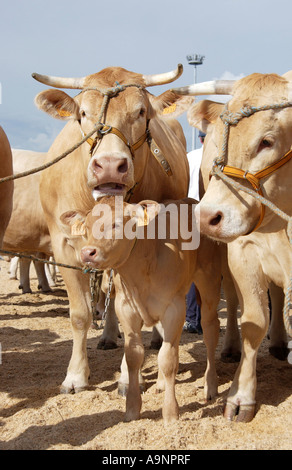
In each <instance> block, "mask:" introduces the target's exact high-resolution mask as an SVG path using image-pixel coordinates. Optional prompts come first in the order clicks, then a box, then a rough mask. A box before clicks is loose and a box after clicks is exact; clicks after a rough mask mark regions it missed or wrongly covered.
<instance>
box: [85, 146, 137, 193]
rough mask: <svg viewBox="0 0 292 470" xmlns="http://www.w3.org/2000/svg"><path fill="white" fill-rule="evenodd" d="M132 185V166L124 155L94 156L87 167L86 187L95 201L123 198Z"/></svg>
mask: <svg viewBox="0 0 292 470" xmlns="http://www.w3.org/2000/svg"><path fill="white" fill-rule="evenodd" d="M133 184H134V181H133V164H132V161H131V160H130V159H129V158H128V157H127V156H125V155H121V154H119V155H116V156H114V155H104V156H98V155H95V156H94V157H92V159H91V161H90V163H89V167H88V185H89V187H90V188H92V194H93V197H94V198H95V199H98V198H99V197H102V196H109V195H112V196H118V195H121V196H124V195H125V194H126V192H127V191H128V189H129V188H131V187H132V186H133Z"/></svg>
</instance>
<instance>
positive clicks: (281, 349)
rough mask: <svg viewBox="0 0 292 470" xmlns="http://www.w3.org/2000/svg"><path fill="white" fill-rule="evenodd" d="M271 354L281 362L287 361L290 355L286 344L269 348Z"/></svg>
mask: <svg viewBox="0 0 292 470" xmlns="http://www.w3.org/2000/svg"><path fill="white" fill-rule="evenodd" d="M269 353H270V354H271V355H272V356H273V357H275V358H276V359H279V360H280V361H286V359H287V357H288V354H289V349H288V348H287V346H286V344H285V345H283V346H271V347H270V348H269Z"/></svg>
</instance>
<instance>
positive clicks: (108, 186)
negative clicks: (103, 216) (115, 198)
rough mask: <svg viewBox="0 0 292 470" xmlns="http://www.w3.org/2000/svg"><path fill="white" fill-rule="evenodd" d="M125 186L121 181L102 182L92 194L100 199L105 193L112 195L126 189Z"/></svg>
mask: <svg viewBox="0 0 292 470" xmlns="http://www.w3.org/2000/svg"><path fill="white" fill-rule="evenodd" d="M124 188H125V186H124V185H123V184H119V183H104V184H100V185H99V186H95V188H94V189H93V191H92V195H93V197H94V199H95V200H96V199H98V198H99V197H101V196H104V195H112V194H117V193H121V192H122V191H123V190H124Z"/></svg>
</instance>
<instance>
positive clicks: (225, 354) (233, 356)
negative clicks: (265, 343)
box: [221, 350, 241, 364]
mask: <svg viewBox="0 0 292 470" xmlns="http://www.w3.org/2000/svg"><path fill="white" fill-rule="evenodd" d="M240 358H241V352H240V351H231V350H225V351H222V353H221V361H222V362H224V363H227V364H230V363H234V362H240Z"/></svg>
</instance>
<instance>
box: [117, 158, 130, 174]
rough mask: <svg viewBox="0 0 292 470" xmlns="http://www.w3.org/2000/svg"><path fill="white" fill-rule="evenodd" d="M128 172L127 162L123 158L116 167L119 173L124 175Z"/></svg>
mask: <svg viewBox="0 0 292 470" xmlns="http://www.w3.org/2000/svg"><path fill="white" fill-rule="evenodd" d="M127 171H128V161H127V159H126V158H125V159H124V160H123V162H122V163H120V165H119V166H118V172H119V173H126V172H127Z"/></svg>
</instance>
